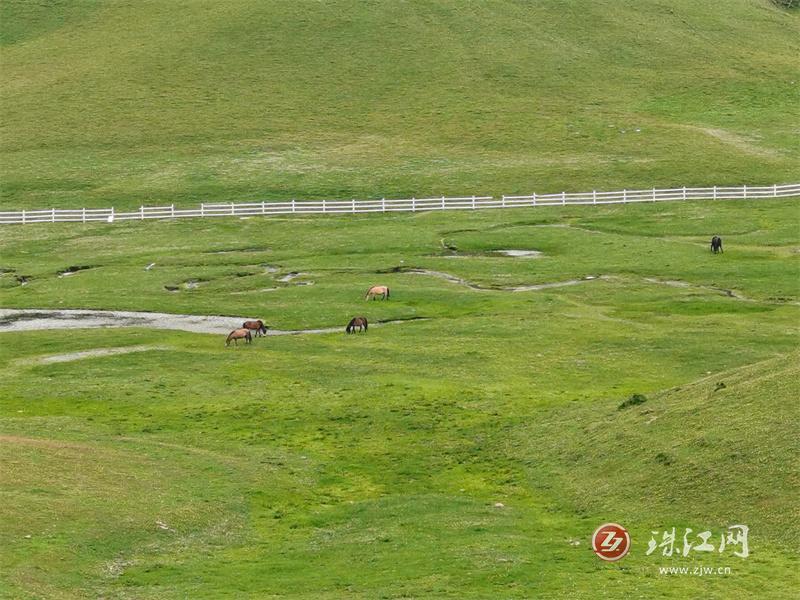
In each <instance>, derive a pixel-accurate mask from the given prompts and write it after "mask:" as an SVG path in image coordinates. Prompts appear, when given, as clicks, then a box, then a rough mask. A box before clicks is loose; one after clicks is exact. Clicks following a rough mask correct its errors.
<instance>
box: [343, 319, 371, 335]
mask: <svg viewBox="0 0 800 600" xmlns="http://www.w3.org/2000/svg"><path fill="white" fill-rule="evenodd" d="M356 327H358V330H359V331H361V330H362V329H363V330H364V331H366V330H367V318H366V317H353V318H352V319H350V322H349V323H348V324H347V327H346V328H345V330H344V331H345V333H355V332H356Z"/></svg>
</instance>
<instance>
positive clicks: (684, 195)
mask: <svg viewBox="0 0 800 600" xmlns="http://www.w3.org/2000/svg"><path fill="white" fill-rule="evenodd" d="M683 199H684V200H686V186H683Z"/></svg>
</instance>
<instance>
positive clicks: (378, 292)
mask: <svg viewBox="0 0 800 600" xmlns="http://www.w3.org/2000/svg"><path fill="white" fill-rule="evenodd" d="M377 296H380V297H381V300H386V299H387V298H388V297H389V288H388V287H386V286H385V285H373V286H372V287H371V288H369V289H368V290H367V295H366V296H364V300H375V298H376V297H377Z"/></svg>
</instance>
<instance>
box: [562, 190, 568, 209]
mask: <svg viewBox="0 0 800 600" xmlns="http://www.w3.org/2000/svg"><path fill="white" fill-rule="evenodd" d="M566 203H567V193H566V192H561V206H564V205H565V204H566Z"/></svg>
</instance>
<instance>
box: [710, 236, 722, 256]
mask: <svg viewBox="0 0 800 600" xmlns="http://www.w3.org/2000/svg"><path fill="white" fill-rule="evenodd" d="M711 251H712V252H713V253H714V254H716V253H717V252H722V251H723V250H722V238H721V237H719V236H718V235H715V236H714V237H712V238H711Z"/></svg>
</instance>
